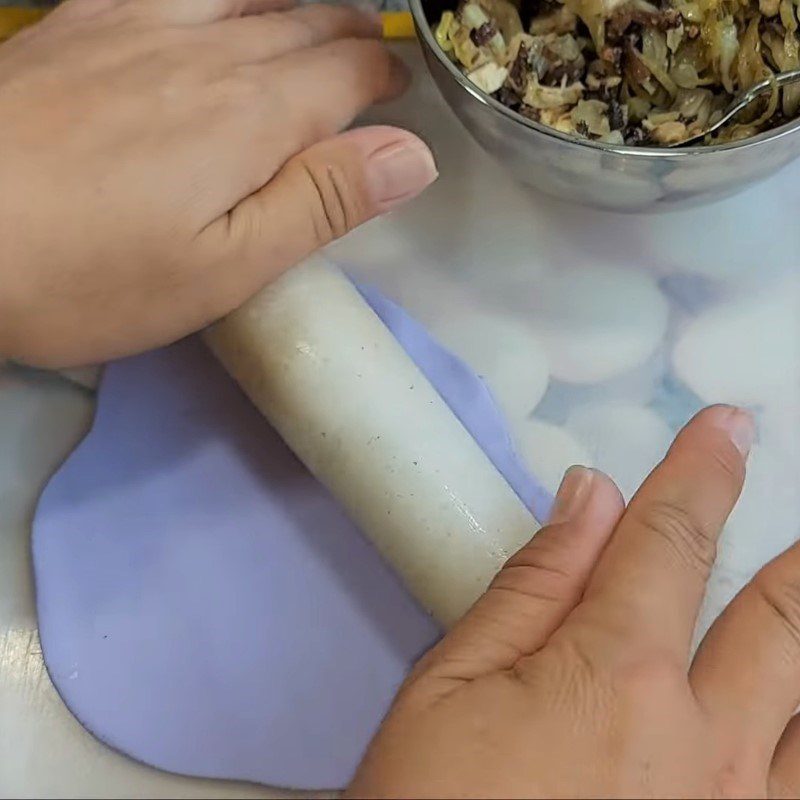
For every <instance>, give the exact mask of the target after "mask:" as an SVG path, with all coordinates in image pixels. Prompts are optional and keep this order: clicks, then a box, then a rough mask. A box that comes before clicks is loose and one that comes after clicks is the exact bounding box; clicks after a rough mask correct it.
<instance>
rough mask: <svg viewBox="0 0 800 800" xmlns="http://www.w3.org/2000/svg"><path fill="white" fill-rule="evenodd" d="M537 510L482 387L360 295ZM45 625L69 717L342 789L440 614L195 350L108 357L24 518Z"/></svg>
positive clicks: (114, 738)
mask: <svg viewBox="0 0 800 800" xmlns="http://www.w3.org/2000/svg"><path fill="white" fill-rule="evenodd" d="M360 288H361V291H362V293H363V294H364V296H365V297H366V298H367V300H368V301H369V302H370V303H371V305H372V306H373V308H375V310H376V312H377V313H378V314H379V316H380V317H381V318H382V319H383V320H384V322H385V323H386V324H387V325H388V326H389V327H390V328H391V329H392V331H393V333H394V334H395V335H396V336H397V337H398V340H399V341H400V342H401V344H402V345H403V347H404V348H405V349H406V351H407V352H408V353H409V354H410V355H411V356H412V358H414V359H415V361H416V362H417V364H418V365H419V366H420V367H421V369H422V370H423V372H425V374H426V375H427V376H428V378H429V379H430V380H431V381H432V383H433V384H434V385H435V386H436V387H437V389H438V390H439V392H440V393H441V394H442V396H443V397H444V399H445V400H446V401H447V402H448V403H449V404H450V406H451V407H452V408H453V410H454V413H456V415H457V416H458V417H459V418H460V419H461V420H462V422H463V423H464V424H465V426H466V427H467V428H468V429H469V430H470V431H471V433H472V434H473V436H475V438H476V440H477V441H478V442H479V444H480V445H481V446H482V447H483V448H484V450H485V451H486V452H487V454H488V455H489V457H490V458H491V459H492V461H493V462H494V463H495V465H496V466H497V467H498V468H499V469H500V470H501V472H502V473H503V474H504V475H505V476H506V479H507V480H508V481H509V484H510V485H512V486H513V488H514V489H515V491H516V492H517V493H518V494H519V495H520V497H521V498H523V500H525V502H527V503H528V504H529V505H530V507H532V508H534V509H535V511H536V513H537V516H538V517H539V518H540V519H543V518H545V517H546V516H547V514H548V513H549V504H550V502H551V498H549V497H548V495H547V494H546V493H545V492H544V491H542V490H541V489H540V488H539V487H538V486H537V485H536V484H535V482H534V481H532V480H531V479H530V477H529V476H527V475H526V474H525V472H524V470H523V469H522V468H521V467H520V465H519V463H518V462H517V459H516V458H515V456H514V454H513V451H512V449H511V447H510V443H509V438H508V434H507V433H506V431H505V428H504V426H503V423H502V421H501V419H500V417H499V415H498V413H497V411H496V409H495V407H494V404H493V403H492V401H491V397H490V395H489V393H488V392H487V390H486V388H485V386H484V385H483V383H482V382H481V381H480V380H479V379H478V378H476V377H475V376H474V375H473V374H472V373H471V372H470V371H469V370H468V369H467V368H466V367H465V366H464V365H463V364H462V363H461V362H460V361H458V360H457V359H455V358H454V357H453V356H451V355H449V354H448V353H446V352H444V351H443V350H442V349H441V348H440V347H439V346H438V345H436V343H435V342H433V341H432V340H431V339H430V337H428V336H427V334H426V333H425V332H424V330H423V329H422V328H421V327H420V326H419V325H418V324H417V323H416V322H414V321H413V320H411V319H410V318H409V317H408V316H407V315H406V314H405V312H403V311H402V309H400V308H399V307H398V306H396V305H395V304H393V303H391V302H389V301H387V300H385V299H384V298H382V297H381V296H380V295H379V294H377V293H376V292H375V291H374V290H371V289H368V288H365V287H360ZM33 554H34V566H35V571H36V585H37V602H38V611H39V627H40V633H41V639H42V645H43V648H44V654H45V660H46V663H47V667H48V670H49V672H50V675H51V677H52V679H53V681H54V683H55V685H56V687H57V689H58V691H59V692H60V694H61V696H62V697H63V698H64V701H65V702H66V704H67V705H68V706H69V708H70V709H71V710H72V712H73V713H74V714H75V716H76V717H77V718H78V719H79V720H80V721H81V722H82V723H83V724H84V725H85V726H86V727H87V728H88V729H89V730H90V731H92V732H93V733H94V734H96V735H97V736H98V737H99V738H101V739H102V740H103V741H105V742H107V743H108V744H109V745H111V746H112V747H115V748H117V749H119V750H121V751H123V752H125V753H127V754H129V755H131V756H132V757H133V758H136V759H138V760H140V761H144V762H146V763H148V764H151V765H153V766H156V767H160V768H162V769H165V770H169V771H172V772H179V773H185V774H189V775H196V776H204V777H215V778H231V779H241V780H251V781H257V782H261V783H266V784H272V785H282V786H295V787H303V788H306V789H315V788H330V787H336V786H342V785H344V784H345V783H346V781H347V780H348V778H349V776H350V774H351V773H352V770H353V768H354V767H355V765H356V764H357V762H358V760H359V758H360V756H361V754H362V752H363V749H364V747H365V745H366V744H367V742H368V740H369V738H370V736H371V735H372V733H373V731H374V730H375V727H376V726H377V724H378V722H379V721H380V719H381V717H382V715H383V713H384V712H385V710H386V708H387V706H388V704H389V702H390V700H391V698H392V695H393V693H394V691H395V689H396V687H397V686H398V684H399V682H400V681H401V680H402V677H403V675H404V673H405V671H406V670H407V668H408V666H409V665H410V664H411V663H412V662H413V661H414V659H415V658H416V656H417V655H418V654H419V653H420V652H421V651H423V650H424V649H426V648H427V647H428V646H429V645H430V644H431V643H432V642H433V641H434V640H435V639H436V638H437V636H438V635H439V631H438V630H437V628H436V626H435V625H434V623H433V622H432V621H431V620H430V619H429V618H428V616H427V615H426V614H424V613H423V612H422V610H421V609H420V608H419V607H418V606H417V605H416V603H415V602H414V601H413V600H412V599H411V598H410V596H409V595H408V594H407V593H406V592H405V590H404V588H403V587H402V585H401V584H400V581H399V580H398V579H397V577H396V576H395V575H394V574H393V572H392V571H391V570H390V569H389V568H388V567H387V566H386V565H385V564H384V563H383V562H382V561H381V559H380V558H379V556H378V555H377V553H376V552H375V551H374V550H373V549H372V547H371V546H370V545H369V544H368V543H367V542H366V541H365V540H364V539H363V538H362V537H361V535H360V534H359V533H358V531H357V529H356V528H355V527H354V526H353V524H352V523H351V522H350V521H349V520H348V519H347V517H346V516H345V515H344V513H343V512H342V511H341V509H340V508H339V507H338V506H337V504H336V503H335V502H334V501H333V499H332V498H331V497H330V496H329V495H328V493H327V492H326V490H325V489H324V488H323V487H322V486H320V485H319V484H318V483H317V482H316V481H315V480H314V479H313V478H312V477H311V476H310V475H309V474H308V473H307V472H306V470H305V469H304V468H303V466H302V465H301V464H300V463H299V462H298V461H297V460H296V459H295V458H294V456H293V455H292V454H291V453H290V452H289V451H288V449H287V448H286V446H285V445H284V444H283V442H282V441H281V440H280V439H279V437H278V436H277V435H276V434H275V432H274V431H273V430H272V429H271V428H270V426H269V425H268V424H267V423H266V422H265V421H264V419H263V418H262V417H261V416H260V415H259V413H258V412H257V411H256V410H255V409H254V408H253V406H252V405H251V404H250V403H249V402H248V400H247V399H246V398H245V397H244V395H243V394H242V393H241V392H240V390H239V389H238V387H237V386H236V385H235V384H234V383H233V381H232V380H231V379H230V378H229V377H228V376H227V375H226V373H225V372H224V371H223V369H222V368H221V367H220V366H219V365H218V364H217V363H216V361H215V360H214V359H213V357H212V356H211V355H210V354H209V353H208V352H207V351H206V350H205V349H204V347H203V345H202V344H201V343H200V342H199V341H198V340H197V339H189V340H185V341H183V342H180V343H178V344H176V345H173V346H172V347H168V348H166V349H163V350H160V351H157V352H153V353H149V354H146V355H143V356H139V357H136V358H131V359H126V360H124V361H120V362H117V363H115V364H112V365H111V366H109V367H108V369H107V370H106V374H105V376H104V379H103V382H102V386H101V390H100V396H99V402H98V410H97V416H96V419H95V422H94V426H93V428H92V431H91V432H90V434H89V435H88V436H87V437H86V439H85V440H84V441H83V442H82V443H81V445H80V446H79V447H78V448H77V449H76V450H75V452H74V453H73V454H72V455H71V456H70V458H69V459H68V460H67V462H66V463H65V464H64V465H63V466H62V468H61V469H60V470H59V471H58V472H57V473H56V475H55V476H54V477H53V478H52V480H51V481H50V483H49V484H48V486H47V488H46V489H45V491H44V493H43V495H42V498H41V500H40V502H39V506H38V509H37V513H36V517H35V520H34V533H33Z"/></svg>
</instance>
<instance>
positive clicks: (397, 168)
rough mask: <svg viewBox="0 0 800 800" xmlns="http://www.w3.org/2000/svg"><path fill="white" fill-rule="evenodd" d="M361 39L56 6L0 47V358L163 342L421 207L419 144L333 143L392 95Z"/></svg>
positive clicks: (346, 26) (425, 179)
mask: <svg viewBox="0 0 800 800" xmlns="http://www.w3.org/2000/svg"><path fill="white" fill-rule="evenodd" d="M379 37H380V24H379V21H378V19H377V17H373V16H369V15H365V14H363V13H360V12H358V11H355V10H352V9H348V8H344V7H334V6H310V7H303V8H287V3H286V0H69V1H68V2H66V3H64V4H63V5H62V6H60V7H59V8H57V9H56V10H55V11H54V12H52V14H50V15H49V16H48V17H47V18H46V19H45V20H44V21H43V22H41V23H39V24H38V25H36V26H34V27H33V28H30V29H29V30H26V31H24V32H23V33H21V34H19V35H18V36H17V37H15V38H13V39H12V40H10V41H9V42H7V43H5V44H4V45H2V46H1V47H0V120H2V124H1V125H0V182H1V183H2V187H3V191H2V193H1V194H0V235H2V250H0V253H1V255H0V355H4V356H6V357H10V358H15V359H18V360H21V361H25V362H28V363H33V364H36V365H40V366H49V367H63V366H73V365H78V364H85V363H93V362H98V361H101V360H105V359H109V358H112V357H117V356H121V355H126V354H129V353H133V352H136V351H140V350H143V349H146V348H150V347H154V346H157V345H161V344H165V343H168V342H170V341H173V340H175V339H177V338H180V337H181V336H183V335H185V334H187V333H189V332H191V331H194V330H197V329H199V328H201V327H203V326H205V325H206V324H208V323H210V322H212V321H214V320H216V319H218V318H219V317H221V316H223V315H224V314H226V313H227V312H229V311H231V310H232V309H234V308H235V307H237V306H238V305H240V304H241V303H242V302H243V301H244V300H246V299H247V298H248V297H249V296H250V295H252V294H254V293H255V292H256V291H257V290H258V289H260V288H261V287H262V286H263V285H265V284H266V283H267V282H269V281H270V280H272V279H273V278H275V277H277V276H278V275H279V274H280V273H281V272H282V271H284V270H285V269H287V268H288V267H290V266H292V265H293V264H295V263H296V262H297V261H299V260H301V259H302V258H303V257H304V256H306V255H307V254H308V253H310V252H312V251H313V250H315V249H317V248H319V247H321V246H323V245H325V244H327V243H328V242H329V241H330V240H331V239H333V238H335V237H338V236H341V235H342V234H344V233H346V232H347V231H349V230H350V229H352V228H353V227H355V226H357V225H359V224H361V223H362V222H364V221H366V220H368V219H369V218H371V217H373V216H375V215H377V214H381V213H383V212H385V211H387V210H389V209H391V208H393V207H395V206H396V205H398V204H399V203H402V202H403V201H405V200H407V199H409V198H411V197H413V196H415V195H416V194H418V193H419V192H420V191H422V189H423V188H424V187H425V186H427V185H428V184H429V183H430V182H431V181H432V180H433V179H434V178H435V176H436V170H435V166H434V162H433V158H432V156H431V154H430V151H429V150H428V149H427V147H426V146H425V145H424V144H423V143H422V142H421V141H420V140H419V139H417V138H416V137H414V136H412V135H411V134H409V133H406V132H404V131H401V130H397V129H393V128H383V127H377V128H365V129H361V130H356V131H351V132H349V133H345V134H339V131H340V130H341V129H343V128H344V127H346V126H347V125H348V124H349V123H350V122H351V121H352V120H353V118H354V117H355V116H356V115H357V114H359V113H360V112H361V111H362V110H364V109H365V108H366V107H367V106H369V105H370V104H372V103H374V102H376V101H381V100H386V99H389V98H393V97H395V96H396V95H398V94H399V93H400V92H402V91H403V89H404V88H405V86H406V83H407V74H406V70H405V68H404V67H403V66H402V65H401V64H400V63H399V62H398V61H397V60H396V59H395V58H394V57H393V56H392V55H390V53H389V52H388V51H387V50H386V48H385V47H384V45H383V44H382V43H381V42H380V41H378V39H379ZM337 134H338V135H337Z"/></svg>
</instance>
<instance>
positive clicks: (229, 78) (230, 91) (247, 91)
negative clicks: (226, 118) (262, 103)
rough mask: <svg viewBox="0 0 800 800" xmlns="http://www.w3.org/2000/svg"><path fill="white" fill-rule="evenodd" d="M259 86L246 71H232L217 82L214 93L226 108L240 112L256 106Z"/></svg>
mask: <svg viewBox="0 0 800 800" xmlns="http://www.w3.org/2000/svg"><path fill="white" fill-rule="evenodd" d="M257 94H258V86H257V84H256V81H255V80H254V79H253V77H252V76H250V75H248V74H247V73H245V72H244V71H237V72H232V73H230V74H228V75H224V76H222V77H219V78H218V79H217V81H216V82H215V86H214V95H215V96H216V98H217V101H218V102H219V104H220V105H222V106H223V107H224V108H225V109H228V110H231V111H235V112H240V111H242V110H245V111H248V110H252V109H254V108H255V107H256V104H255V102H254V100H255V98H256V96H257Z"/></svg>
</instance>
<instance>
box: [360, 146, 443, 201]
mask: <svg viewBox="0 0 800 800" xmlns="http://www.w3.org/2000/svg"><path fill="white" fill-rule="evenodd" d="M438 176H439V172H438V170H437V169H436V162H435V161H434V160H433V155H432V154H431V151H430V150H428V148H427V147H426V146H425V145H424V144H423V143H422V142H420V141H419V140H418V139H410V140H408V141H403V142H395V143H393V144H389V145H386V146H385V147H382V148H381V149H380V150H376V151H375V152H374V153H372V155H371V156H370V157H369V159H368V161H367V180H368V181H369V186H370V191H371V194H372V197H373V199H374V201H375V203H376V205H377V206H378V210H379V212H381V213H382V212H385V211H389V210H390V209H392V208H394V207H395V206H398V205H400V204H401V203H404V202H405V201H406V200H410V199H411V198H412V197H415V196H416V195H418V194H419V193H420V192H421V191H423V189H425V188H426V187H427V186H430V184H432V183H433V182H434V181H435V180H436V178H437V177H438Z"/></svg>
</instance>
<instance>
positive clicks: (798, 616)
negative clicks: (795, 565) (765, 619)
mask: <svg viewBox="0 0 800 800" xmlns="http://www.w3.org/2000/svg"><path fill="white" fill-rule="evenodd" d="M752 588H753V591H754V593H755V596H756V598H757V599H758V600H759V601H760V602H761V603H763V604H764V605H765V606H766V607H767V609H768V610H769V611H770V612H771V613H772V614H773V615H774V616H775V617H776V618H777V619H778V621H779V623H780V624H781V626H782V628H783V630H784V631H785V632H786V634H788V636H787V637H785V648H784V649H785V655H786V657H787V659H788V660H790V661H791V662H792V663H794V664H796V663H797V661H798V660H800V579H791V578H790V579H788V580H787V579H786V577H785V576H783V575H781V574H780V573H778V572H777V570H774V569H772V568H771V567H769V566H768V567H765V568H764V569H762V570H760V571H759V572H758V573H757V574H756V576H755V578H753V581H752Z"/></svg>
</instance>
